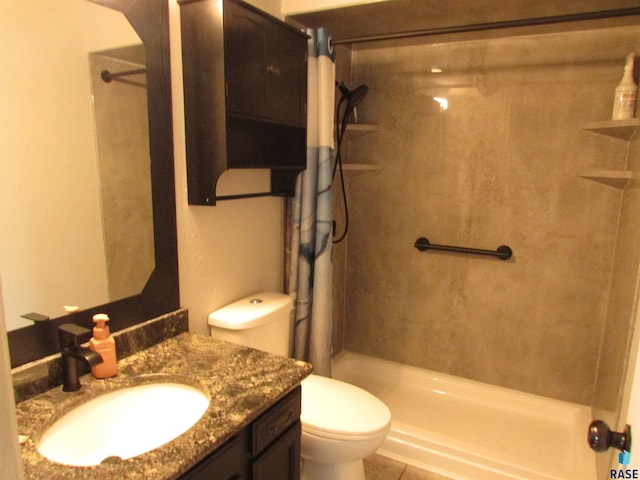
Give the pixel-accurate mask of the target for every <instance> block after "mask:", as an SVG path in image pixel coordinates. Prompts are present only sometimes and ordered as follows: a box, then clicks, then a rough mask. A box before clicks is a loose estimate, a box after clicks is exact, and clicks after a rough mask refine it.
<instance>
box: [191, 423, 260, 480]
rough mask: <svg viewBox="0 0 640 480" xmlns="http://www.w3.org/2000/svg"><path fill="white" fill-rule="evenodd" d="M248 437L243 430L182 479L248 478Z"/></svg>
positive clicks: (243, 479) (241, 479)
mask: <svg viewBox="0 0 640 480" xmlns="http://www.w3.org/2000/svg"><path fill="white" fill-rule="evenodd" d="M248 461H249V456H248V455H247V437H246V434H245V433H244V432H243V433H241V434H240V435H238V436H236V437H234V438H232V439H231V440H229V441H228V442H227V443H225V444H224V445H223V446H222V447H220V448H219V449H218V450H216V451H215V452H213V453H212V454H211V455H210V456H208V457H207V458H205V459H204V460H202V461H201V462H200V463H199V464H197V465H196V466H195V467H193V468H192V469H191V470H189V471H188V472H187V473H185V474H184V475H182V476H181V477H180V480H212V479H215V480H247V479H248V478H249V476H248V471H247V470H248V469H247V462H248Z"/></svg>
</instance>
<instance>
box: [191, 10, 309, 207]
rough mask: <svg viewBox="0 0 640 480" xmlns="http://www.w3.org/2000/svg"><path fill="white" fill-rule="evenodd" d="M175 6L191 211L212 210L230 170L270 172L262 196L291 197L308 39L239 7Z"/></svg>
mask: <svg viewBox="0 0 640 480" xmlns="http://www.w3.org/2000/svg"><path fill="white" fill-rule="evenodd" d="M179 3H180V17H181V26H182V63H183V78H184V95H185V127H186V142H187V181H188V188H189V203H190V204H197V205H215V203H216V199H220V198H222V197H216V182H217V180H218V178H219V177H220V175H222V173H224V172H225V171H226V170H227V169H229V168H269V169H271V175H272V176H271V192H265V194H267V193H268V194H275V195H292V194H293V192H294V188H295V178H296V177H297V175H298V173H299V172H300V171H301V170H304V168H305V167H306V92H307V58H306V55H307V54H306V51H307V36H306V35H305V34H304V33H302V32H300V31H298V30H297V29H295V28H293V27H291V26H289V25H286V24H285V23H283V22H281V21H280V20H278V19H276V18H274V17H271V16H269V15H267V14H265V13H264V12H262V11H260V10H258V9H256V8H255V7H252V6H251V5H248V4H246V3H244V2H241V1H239V0H223V1H222V2H221V5H222V10H220V8H219V5H220V3H219V2H217V1H215V0H179ZM249 196H255V195H249Z"/></svg>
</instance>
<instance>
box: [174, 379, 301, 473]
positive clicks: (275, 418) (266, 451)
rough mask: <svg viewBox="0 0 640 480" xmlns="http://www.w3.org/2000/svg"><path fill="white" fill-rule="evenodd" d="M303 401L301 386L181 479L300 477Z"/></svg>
mask: <svg viewBox="0 0 640 480" xmlns="http://www.w3.org/2000/svg"><path fill="white" fill-rule="evenodd" d="M300 401H301V390H300V387H298V388H297V389H296V390H294V391H293V392H291V393H289V394H288V395H287V396H286V397H284V398H283V399H282V400H280V401H279V402H278V403H276V404H275V405H274V406H273V407H271V408H270V409H269V410H268V411H267V412H265V413H263V414H262V415H261V416H260V417H258V418H257V419H256V420H255V421H254V422H253V423H252V424H251V425H249V426H248V427H246V428H244V429H243V430H242V431H240V432H238V433H237V434H236V435H235V436H233V437H232V438H231V439H229V440H227V442H226V443H225V444H224V445H223V446H222V447H220V448H218V449H217V450H216V451H214V452H213V453H212V454H211V455H209V456H208V457H207V458H205V459H204V460H202V461H201V462H200V463H199V464H198V465H196V466H195V467H193V468H192V469H191V470H189V471H188V472H187V473H186V474H184V475H183V476H182V477H180V478H181V480H212V479H215V480H298V479H299V478H300V436H301V425H300Z"/></svg>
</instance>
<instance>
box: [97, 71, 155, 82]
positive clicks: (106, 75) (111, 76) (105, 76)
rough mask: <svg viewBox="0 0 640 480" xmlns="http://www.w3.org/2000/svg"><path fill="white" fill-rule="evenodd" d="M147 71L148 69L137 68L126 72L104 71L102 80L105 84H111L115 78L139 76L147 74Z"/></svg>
mask: <svg viewBox="0 0 640 480" xmlns="http://www.w3.org/2000/svg"><path fill="white" fill-rule="evenodd" d="M146 71H147V69H146V68H137V69H135V70H125V71H123V72H115V73H112V72H110V71H109V70H103V71H102V72H100V78H102V81H103V82H105V83H109V82H110V81H111V80H113V79H114V78H118V77H126V76H129V75H138V74H140V73H146Z"/></svg>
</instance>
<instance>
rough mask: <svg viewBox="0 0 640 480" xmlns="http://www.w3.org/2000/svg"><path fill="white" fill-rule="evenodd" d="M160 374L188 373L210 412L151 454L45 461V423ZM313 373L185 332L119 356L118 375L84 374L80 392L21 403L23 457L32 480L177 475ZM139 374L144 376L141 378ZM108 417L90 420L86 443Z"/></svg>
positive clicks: (57, 391)
mask: <svg viewBox="0 0 640 480" xmlns="http://www.w3.org/2000/svg"><path fill="white" fill-rule="evenodd" d="M154 373H164V374H169V375H167V376H166V377H165V376H161V377H160V378H169V379H170V378H171V375H180V376H187V377H189V378H190V379H191V380H192V381H193V382H194V384H196V385H199V386H201V388H203V389H205V390H206V391H207V392H208V393H209V395H210V397H211V401H210V403H209V407H208V409H207V411H206V412H205V414H204V415H203V416H202V417H201V418H200V420H199V421H198V422H197V423H196V424H195V425H194V426H193V427H192V428H191V429H189V430H188V431H187V432H185V433H184V434H182V435H180V436H179V437H177V438H176V439H174V440H172V441H171V442H169V443H167V444H165V445H163V446H161V447H159V448H157V449H155V450H152V451H150V452H147V453H144V454H142V455H139V456H137V457H134V458H130V459H128V460H122V461H119V462H116V463H109V464H104V465H97V466H94V467H75V466H67V465H62V464H58V463H54V462H52V461H49V460H47V459H46V458H44V457H43V456H42V455H40V454H39V453H38V452H37V450H36V442H37V441H38V439H39V436H40V434H41V432H42V431H43V429H44V428H46V427H47V426H48V425H50V424H51V423H52V422H53V421H55V420H56V419H57V418H59V417H60V416H62V415H63V414H64V413H65V412H66V411H68V410H69V409H71V408H73V406H75V405H77V404H79V403H82V402H85V401H87V400H90V399H91V398H93V397H96V396H98V395H100V394H101V393H104V392H108V391H111V390H116V389H119V388H123V387H126V386H131V385H132V384H136V383H137V382H144V378H145V375H147V374H154ZM310 373H311V365H309V364H308V363H305V362H300V361H296V360H292V359H288V358H284V357H280V356H277V355H272V354H270V353H266V352H262V351H259V350H254V349H251V348H247V347H242V346H240V345H234V344H231V343H227V342H221V341H218V340H215V339H213V338H210V337H205V336H202V335H196V334H190V333H183V334H181V335H178V336H176V337H173V338H170V339H168V340H165V341H164V342H162V343H160V344H158V345H155V346H152V347H150V348H147V349H145V350H141V351H139V352H137V353H134V354H133V355H131V356H129V357H127V358H125V359H123V360H120V361H119V362H118V375H117V376H116V377H114V378H112V379H106V380H96V379H94V378H93V377H92V376H91V375H84V376H83V377H81V379H80V381H81V383H82V388H81V389H80V390H79V391H78V392H73V393H65V392H62V388H61V387H57V388H54V389H51V390H49V391H47V392H44V393H42V394H40V395H37V396H34V397H32V398H29V399H27V400H25V401H23V402H20V403H18V404H17V405H16V413H17V417H18V430H19V433H20V434H21V435H24V436H25V437H26V440H25V441H24V442H23V443H22V446H21V448H22V460H23V464H24V471H25V478H26V479H47V480H56V479H60V480H76V479H78V480H79V479H91V480H101V479H105V480H111V479H114V478H118V479H142V478H144V479H146V478H153V479H154V480H156V479H173V478H179V476H180V475H181V474H183V473H185V472H186V471H187V470H189V468H191V467H192V466H193V465H195V464H196V463H198V462H199V461H200V460H202V459H203V458H205V457H206V456H207V455H209V454H210V453H211V452H212V451H213V450H215V449H216V448H218V447H219V446H221V445H222V444H223V443H224V442H225V440H227V439H228V438H230V437H231V436H232V435H234V434H235V433H236V432H238V431H239V430H241V429H242V428H243V427H245V426H246V425H248V424H249V423H251V422H252V421H253V420H254V419H255V418H256V417H258V416H259V415H260V414H261V413H262V412H264V411H265V410H267V409H268V408H269V407H270V406H271V405H273V404H274V403H275V402H276V401H277V400H278V399H280V398H281V397H283V396H284V395H285V394H286V393H288V392H289V391H291V390H292V389H293V388H294V387H296V386H297V385H298V384H299V383H300V381H301V380H302V379H304V378H305V377H306V376H307V375H309V374H310ZM136 376H141V377H140V378H139V379H138V378H135V377H136ZM101 421H106V422H108V421H109V419H108V418H102V415H101V413H100V412H96V418H95V423H94V424H92V425H87V429H86V432H87V441H90V439H91V431H92V429H93V428H99V423H100V422H101Z"/></svg>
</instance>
